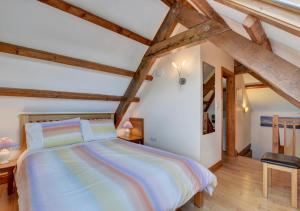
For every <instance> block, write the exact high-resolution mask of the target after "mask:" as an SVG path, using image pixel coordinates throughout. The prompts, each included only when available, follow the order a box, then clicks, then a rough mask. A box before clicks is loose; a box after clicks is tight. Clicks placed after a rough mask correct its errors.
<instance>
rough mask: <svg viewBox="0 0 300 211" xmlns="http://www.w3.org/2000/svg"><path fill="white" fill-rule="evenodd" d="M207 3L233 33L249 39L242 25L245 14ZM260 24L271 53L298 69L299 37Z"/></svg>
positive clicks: (265, 24) (212, 1)
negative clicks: (268, 42) (270, 47)
mask: <svg viewBox="0 0 300 211" xmlns="http://www.w3.org/2000/svg"><path fill="white" fill-rule="evenodd" d="M208 3H209V4H210V5H211V6H212V7H213V8H214V10H215V11H216V12H217V13H219V14H220V15H221V16H222V18H223V19H224V20H225V21H226V23H227V24H228V25H229V26H230V28H231V29H232V30H233V31H235V32H237V33H239V34H240V35H242V36H244V37H246V38H248V39H250V37H249V36H248V34H247V32H246V31H245V29H244V28H243V25H242V23H243V21H244V20H245V18H246V16H247V15H246V14H245V13H242V12H239V11H237V10H235V9H231V8H229V7H227V6H225V5H222V4H220V3H218V2H215V1H214V0H208ZM261 22H262V26H263V28H264V31H265V33H266V35H267V37H268V38H269V40H270V42H271V45H272V49H273V52H274V53H275V54H277V55H278V56H280V57H282V58H283V59H285V60H287V61H289V62H291V63H293V64H295V65H296V66H298V67H300V37H297V36H295V35H293V34H290V33H288V32H286V31H283V30H281V29H279V28H277V27H274V26H272V25H270V24H268V23H265V22H263V21H261Z"/></svg>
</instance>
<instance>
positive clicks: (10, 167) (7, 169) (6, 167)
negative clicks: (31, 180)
mask: <svg viewBox="0 0 300 211" xmlns="http://www.w3.org/2000/svg"><path fill="white" fill-rule="evenodd" d="M16 165H17V161H16V160H12V161H9V163H6V164H0V173H7V194H8V195H10V194H13V192H14V169H15V168H16Z"/></svg>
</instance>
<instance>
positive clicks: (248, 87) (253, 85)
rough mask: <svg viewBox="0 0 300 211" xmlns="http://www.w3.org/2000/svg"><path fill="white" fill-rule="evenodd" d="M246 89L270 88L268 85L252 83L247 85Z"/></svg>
mask: <svg viewBox="0 0 300 211" xmlns="http://www.w3.org/2000/svg"><path fill="white" fill-rule="evenodd" d="M245 87H246V89H261V88H268V86H267V85H266V84H263V83H252V84H246V85H245Z"/></svg>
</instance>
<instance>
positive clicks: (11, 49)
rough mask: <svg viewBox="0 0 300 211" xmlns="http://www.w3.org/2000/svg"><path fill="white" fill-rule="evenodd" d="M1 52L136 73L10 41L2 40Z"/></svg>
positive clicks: (150, 77)
mask: <svg viewBox="0 0 300 211" xmlns="http://www.w3.org/2000/svg"><path fill="white" fill-rule="evenodd" d="M0 52H2V53H8V54H13V55H18V56H25V57H29V58H33V59H40V60H45V61H50V62H56V63H60V64H65V65H71V66H76V67H81V68H87V69H91V70H96V71H100V72H106V73H111V74H117V75H122V76H127V77H133V76H134V73H135V72H133V71H129V70H125V69H121V68H117V67H112V66H108V65H104V64H99V63H96V62H90V61H86V60H82V59H76V58H72V57H68V56H63V55H59V54H55V53H50V52H46V51H40V50H36V49H32V48H27V47H23V46H18V45H13V44H9V43H4V42H0ZM145 79H146V80H149V81H151V80H152V79H153V77H152V76H151V75H147V76H146V77H145Z"/></svg>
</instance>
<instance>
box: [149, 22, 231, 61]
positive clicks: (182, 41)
mask: <svg viewBox="0 0 300 211" xmlns="http://www.w3.org/2000/svg"><path fill="white" fill-rule="evenodd" d="M228 30H230V28H229V27H227V26H224V25H222V24H220V23H217V22H215V21H213V20H208V21H206V22H204V23H201V24H199V25H197V26H195V27H193V28H191V29H189V30H186V31H184V32H181V33H179V34H177V35H175V36H172V37H170V38H168V39H166V40H163V41H161V42H158V43H156V44H154V45H152V46H151V47H150V48H149V49H148V51H147V53H146V57H160V56H163V55H166V54H168V53H170V52H174V50H178V49H181V48H187V47H191V46H194V45H197V44H199V43H201V42H203V41H204V40H205V39H207V38H208V37H211V36H215V35H218V34H220V33H223V32H225V31H228Z"/></svg>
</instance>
